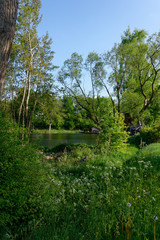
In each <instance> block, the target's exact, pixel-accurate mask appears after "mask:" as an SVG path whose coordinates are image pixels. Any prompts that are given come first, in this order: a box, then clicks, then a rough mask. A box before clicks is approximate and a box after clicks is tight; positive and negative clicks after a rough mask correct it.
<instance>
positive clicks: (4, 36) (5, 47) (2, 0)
mask: <svg viewBox="0 0 160 240" xmlns="http://www.w3.org/2000/svg"><path fill="white" fill-rule="evenodd" d="M17 9H18V0H0V101H1V99H2V92H3V85H4V76H5V72H6V68H7V65H8V59H9V55H10V51H11V46H12V41H13V37H14V33H15V26H16V19H17Z"/></svg>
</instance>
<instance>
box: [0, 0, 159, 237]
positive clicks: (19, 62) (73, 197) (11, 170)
mask: <svg viewBox="0 0 160 240" xmlns="http://www.w3.org/2000/svg"><path fill="white" fill-rule="evenodd" d="M33 9H34V11H33ZM40 9H41V1H40V0H32V1H30V0H22V1H20V5H19V16H18V22H17V30H16V35H15V39H14V42H13V47H12V52H11V55H10V60H9V65H8V71H7V74H6V80H5V86H4V90H3V96H2V99H1V102H0V126H1V128H0V239H4V240H5V239H11V240H15V239H24V240H36V239H37V240H42V239H44V240H51V239H52V240H66V239H70V240H82V239H87V240H93V239H97V240H104V239H119V240H120V239H127V240H129V239H135V240H136V239H145V240H148V239H154V240H156V239H160V224H159V222H160V172H159V167H160V143H158V142H160V83H159V81H160V57H159V56H160V33H155V34H153V35H151V36H148V34H147V33H146V31H145V30H137V29H135V30H134V31H133V32H131V30H130V29H129V28H128V29H127V30H126V31H125V32H124V35H123V36H122V37H121V42H120V43H118V44H115V45H114V46H113V48H112V49H111V50H110V51H108V52H105V53H103V54H98V53H95V52H91V53H89V54H88V56H87V58H86V59H85V60H84V59H83V57H82V56H81V55H80V54H78V53H73V54H72V55H71V57H70V59H67V60H66V61H65V62H64V65H63V66H62V67H61V69H59V72H58V74H57V76H54V75H53V73H54V72H53V71H54V69H55V68H58V67H57V66H54V64H53V59H54V52H53V51H52V50H51V43H52V39H51V38H50V37H49V34H48V33H46V34H45V35H44V36H42V37H39V36H38V31H37V28H38V25H39V23H40V21H41V16H40ZM83 74H84V75H85V76H87V79H86V82H87V83H88V84H89V89H88V87H87V86H86V85H85V84H84V82H83V79H84V75H83ZM89 81H90V82H89ZM84 86H85V87H86V89H85V87H84ZM103 95H104V96H103ZM135 125H138V128H139V129H140V131H139V132H138V134H135V135H134V136H131V134H130V131H128V130H129V129H130V127H131V126H132V127H133V126H135ZM93 126H97V127H98V128H99V130H100V134H99V135H98V142H97V145H94V146H92V145H89V146H88V145H85V144H78V145H59V146H56V147H55V148H53V149H47V148H40V147H39V146H32V145H31V144H30V143H29V139H30V134H31V132H32V130H33V129H38V130H39V129H41V131H43V130H44V129H45V130H46V129H48V128H49V131H50V132H51V128H54V132H55V131H56V132H57V131H58V130H61V132H64V131H66V130H70V131H73V130H76V131H79V130H83V131H86V132H88V131H89V129H90V128H91V127H93Z"/></svg>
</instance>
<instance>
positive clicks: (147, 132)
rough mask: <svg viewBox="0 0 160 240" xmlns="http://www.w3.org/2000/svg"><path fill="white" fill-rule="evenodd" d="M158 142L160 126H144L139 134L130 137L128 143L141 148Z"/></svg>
mask: <svg viewBox="0 0 160 240" xmlns="http://www.w3.org/2000/svg"><path fill="white" fill-rule="evenodd" d="M159 140H160V124H154V125H151V126H144V127H143V128H142V129H141V131H140V134H138V135H135V136H133V137H130V139H129V143H131V144H135V145H136V146H137V147H140V148H142V147H143V146H144V145H148V144H151V143H155V142H157V141H159Z"/></svg>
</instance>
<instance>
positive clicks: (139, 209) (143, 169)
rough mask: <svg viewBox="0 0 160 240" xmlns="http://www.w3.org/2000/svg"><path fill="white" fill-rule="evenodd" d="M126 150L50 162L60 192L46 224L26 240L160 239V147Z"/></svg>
mask: <svg viewBox="0 0 160 240" xmlns="http://www.w3.org/2000/svg"><path fill="white" fill-rule="evenodd" d="M85 150H86V149H85ZM127 150H128V151H127V154H122V153H121V154H119V155H117V154H115V153H114V154H113V156H112V154H110V155H104V156H103V158H102V155H101V158H100V156H99V157H98V155H97V156H95V158H90V159H88V160H87V161H86V162H80V161H79V160H77V165H75V161H72V164H71V162H70V164H67V162H66V158H68V157H69V158H70V157H71V156H72V155H71V152H70V153H69V154H67V153H65V155H63V157H62V158H61V161H59V162H56V163H54V161H52V162H51V161H50V164H51V166H52V168H53V171H54V178H53V179H52V184H53V185H55V186H56V187H57V192H56V194H55V195H54V194H53V195H52V197H51V198H50V199H49V204H50V205H51V206H52V207H50V208H49V209H50V210H49V211H48V214H47V216H46V217H47V218H46V221H45V222H44V223H43V224H41V225H40V226H39V227H38V228H37V229H36V228H35V229H34V231H33V232H32V234H31V235H29V236H27V238H26V239H27V240H40V239H45V240H49V239H53V240H62V239H70V240H71V239H75V240H79V239H81V240H82V239H87V240H93V239H97V240H102V239H119V240H120V239H128V240H129V239H154V238H155V239H159V237H160V225H159V218H160V200H159V199H160V198H159V197H160V193H159V187H160V184H159V178H160V175H159V169H158V168H159V161H160V144H152V145H150V146H148V147H146V148H144V149H143V150H142V151H139V152H137V149H133V148H132V149H131V148H128V149H127ZM72 154H75V150H74V151H73V153H72ZM76 154H79V150H78V149H77V150H76ZM76 157H77V156H76ZM113 159H114V162H113ZM68 160H69V159H68ZM120 161H121V162H120ZM119 162H120V163H119Z"/></svg>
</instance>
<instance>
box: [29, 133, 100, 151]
mask: <svg viewBox="0 0 160 240" xmlns="http://www.w3.org/2000/svg"><path fill="white" fill-rule="evenodd" d="M97 137H98V135H96V134H82V133H75V134H53V133H51V134H49V133H41V134H37V133H34V134H32V136H31V142H33V143H37V144H38V145H41V146H46V147H49V148H51V147H54V146H56V145H59V144H76V143H86V144H93V145H94V144H96V143H97Z"/></svg>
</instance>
